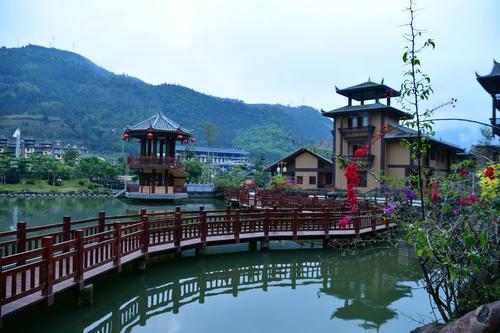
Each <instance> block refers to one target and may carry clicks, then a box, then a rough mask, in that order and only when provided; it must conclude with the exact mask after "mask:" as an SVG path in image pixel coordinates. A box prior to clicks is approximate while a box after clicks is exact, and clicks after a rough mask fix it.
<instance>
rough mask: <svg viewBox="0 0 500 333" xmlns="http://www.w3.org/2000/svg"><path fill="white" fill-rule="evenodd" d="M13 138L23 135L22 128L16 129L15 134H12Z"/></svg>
mask: <svg viewBox="0 0 500 333" xmlns="http://www.w3.org/2000/svg"><path fill="white" fill-rule="evenodd" d="M12 137H13V138H19V137H21V130H20V129H19V128H18V129H16V131H15V132H14V135H12Z"/></svg>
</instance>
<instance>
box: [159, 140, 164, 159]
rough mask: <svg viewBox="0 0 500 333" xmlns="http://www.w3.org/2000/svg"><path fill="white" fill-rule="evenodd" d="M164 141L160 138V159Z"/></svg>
mask: <svg viewBox="0 0 500 333" xmlns="http://www.w3.org/2000/svg"><path fill="white" fill-rule="evenodd" d="M164 143H165V140H163V139H162V140H160V160H162V161H163V145H164Z"/></svg>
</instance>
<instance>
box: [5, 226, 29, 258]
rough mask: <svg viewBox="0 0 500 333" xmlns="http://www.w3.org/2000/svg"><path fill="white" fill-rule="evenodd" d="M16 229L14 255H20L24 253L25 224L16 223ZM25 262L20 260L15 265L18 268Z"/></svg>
mask: <svg viewBox="0 0 500 333" xmlns="http://www.w3.org/2000/svg"><path fill="white" fill-rule="evenodd" d="M16 229H17V234H16V238H17V242H16V253H22V252H25V251H26V222H17V227H16ZM12 254H15V253H12ZM5 255H6V254H5ZM25 262H26V261H25V260H24V259H21V260H19V261H18V262H17V265H19V266H20V265H24V263H25Z"/></svg>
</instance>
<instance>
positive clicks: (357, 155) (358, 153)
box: [354, 149, 368, 157]
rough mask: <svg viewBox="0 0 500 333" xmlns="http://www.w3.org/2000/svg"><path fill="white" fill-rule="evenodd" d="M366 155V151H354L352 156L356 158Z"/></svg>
mask: <svg viewBox="0 0 500 333" xmlns="http://www.w3.org/2000/svg"><path fill="white" fill-rule="evenodd" d="M366 154H368V151H367V150H366V149H356V151H355V152H354V156H356V157H362V156H366Z"/></svg>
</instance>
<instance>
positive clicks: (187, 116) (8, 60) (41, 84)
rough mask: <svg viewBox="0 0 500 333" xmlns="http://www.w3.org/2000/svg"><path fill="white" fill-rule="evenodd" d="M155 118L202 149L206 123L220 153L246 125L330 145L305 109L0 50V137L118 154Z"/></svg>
mask: <svg viewBox="0 0 500 333" xmlns="http://www.w3.org/2000/svg"><path fill="white" fill-rule="evenodd" d="M159 111H161V112H163V113H164V114H165V115H166V116H167V117H169V118H171V119H172V120H174V121H176V122H177V123H179V124H181V125H182V126H184V127H186V128H189V129H193V130H194V131H195V136H196V137H197V138H198V139H199V140H198V141H199V142H200V144H203V143H204V142H206V140H207V138H206V137H205V136H204V134H203V132H202V131H201V128H202V125H203V124H205V123H213V124H215V125H216V126H217V128H218V132H219V135H218V139H217V142H216V145H217V146H222V147H231V146H233V141H235V139H237V136H238V135H239V134H238V133H242V131H244V130H245V129H248V128H249V127H251V126H269V125H272V126H276V127H277V128H279V129H280V130H282V132H286V133H287V134H288V135H290V136H293V137H294V140H295V142H300V143H304V144H311V143H315V142H319V141H324V140H331V133H330V130H331V122H330V121H329V119H327V118H325V117H323V116H321V114H320V113H319V112H318V110H316V109H314V108H311V107H308V106H301V107H287V106H283V105H269V104H246V103H244V102H242V101H238V100H234V99H226V98H219V97H213V96H209V95H205V94H202V93H199V92H197V91H194V90H193V89H190V88H186V87H183V86H180V85H172V84H160V85H151V84H148V83H145V82H143V81H141V80H140V79H137V78H134V77H129V76H126V75H117V74H114V73H112V72H110V71H107V70H106V69H104V68H102V67H99V66H97V65H96V64H94V63H93V62H92V61H90V60H88V59H86V58H84V57H83V56H81V55H79V54H76V53H73V52H69V51H63V50H58V49H54V48H45V47H41V46H35V45H29V46H25V47H21V48H5V47H2V48H0V124H1V125H0V133H3V134H4V135H6V136H7V135H10V132H13V131H14V130H15V128H16V127H20V128H21V129H22V131H23V133H25V134H26V135H31V136H33V137H35V138H40V139H64V140H72V141H74V142H75V143H79V144H83V145H86V146H87V147H88V148H89V149H91V150H94V151H101V152H109V151H119V150H121V143H120V141H119V136H120V134H121V131H122V129H123V128H124V127H126V126H127V125H132V124H134V123H136V122H138V121H141V120H143V119H145V118H147V117H149V116H151V115H152V114H154V113H155V112H159ZM236 141H238V140H236ZM239 142H241V140H239ZM240 145H241V144H240ZM242 148H244V147H242ZM254 150H255V149H254ZM252 153H253V154H258V153H259V151H252Z"/></svg>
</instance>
